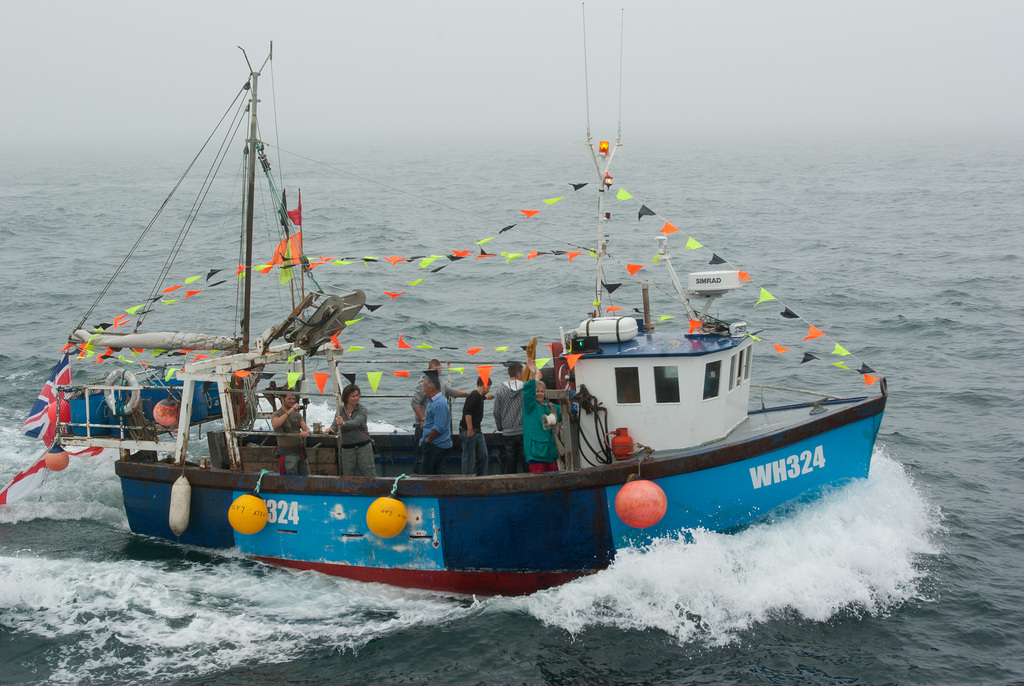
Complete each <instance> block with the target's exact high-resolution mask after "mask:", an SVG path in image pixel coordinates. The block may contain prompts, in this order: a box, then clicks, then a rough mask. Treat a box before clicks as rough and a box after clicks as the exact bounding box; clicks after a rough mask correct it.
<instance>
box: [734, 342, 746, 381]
mask: <svg viewBox="0 0 1024 686" xmlns="http://www.w3.org/2000/svg"><path fill="white" fill-rule="evenodd" d="M746 357H747V351H746V350H744V351H742V352H740V353H738V354H737V355H736V362H737V366H736V374H735V376H734V377H733V381H732V382H731V383H730V386H739V385H740V384H742V383H743V367H744V366H746V365H745V362H746Z"/></svg>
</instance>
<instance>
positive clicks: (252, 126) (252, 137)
mask: <svg viewBox="0 0 1024 686" xmlns="http://www.w3.org/2000/svg"><path fill="white" fill-rule="evenodd" d="M242 54H245V51H244V50H243V51H242ZM245 61H246V63H248V62H249V58H248V57H246V59H245ZM259 77H260V75H259V72H255V71H250V72H249V78H250V81H251V83H252V98H251V99H250V100H249V141H248V146H246V155H247V157H248V161H247V164H248V165H249V166H248V170H247V174H246V176H247V179H246V182H247V184H248V188H247V193H246V202H245V272H244V273H245V286H244V288H243V293H244V295H243V298H242V352H244V353H247V352H249V318H250V305H251V300H252V273H251V272H252V225H253V214H254V203H255V201H256V136H257V134H258V133H259V130H258V127H257V126H256V103H258V102H259V98H258V97H257V96H256V85H257V82H258V81H259Z"/></svg>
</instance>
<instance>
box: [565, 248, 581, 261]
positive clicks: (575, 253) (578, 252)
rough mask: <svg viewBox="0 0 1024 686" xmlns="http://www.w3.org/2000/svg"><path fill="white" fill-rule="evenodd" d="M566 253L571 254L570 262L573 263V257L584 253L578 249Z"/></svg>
mask: <svg viewBox="0 0 1024 686" xmlns="http://www.w3.org/2000/svg"><path fill="white" fill-rule="evenodd" d="M565 254H566V255H568V256H569V264H572V259H573V258H574V257H577V256H579V255H582V254H583V253H582V252H581V251H579V250H576V251H574V252H567V253H565Z"/></svg>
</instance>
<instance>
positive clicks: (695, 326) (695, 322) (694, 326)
mask: <svg viewBox="0 0 1024 686" xmlns="http://www.w3.org/2000/svg"><path fill="white" fill-rule="evenodd" d="M702 326H704V322H702V321H701V320H699V319H691V320H690V330H689V331H688V332H687V333H693V332H694V331H696V330H697V329H699V328H700V327H702Z"/></svg>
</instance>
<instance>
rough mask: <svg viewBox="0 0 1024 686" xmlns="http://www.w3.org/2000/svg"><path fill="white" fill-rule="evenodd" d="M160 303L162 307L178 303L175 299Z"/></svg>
mask: <svg viewBox="0 0 1024 686" xmlns="http://www.w3.org/2000/svg"><path fill="white" fill-rule="evenodd" d="M160 302H162V303H163V304H164V305H173V304H174V303H176V302H178V301H177V299H175V300H161V301H160Z"/></svg>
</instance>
